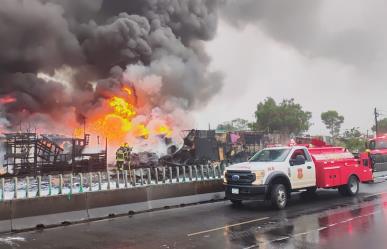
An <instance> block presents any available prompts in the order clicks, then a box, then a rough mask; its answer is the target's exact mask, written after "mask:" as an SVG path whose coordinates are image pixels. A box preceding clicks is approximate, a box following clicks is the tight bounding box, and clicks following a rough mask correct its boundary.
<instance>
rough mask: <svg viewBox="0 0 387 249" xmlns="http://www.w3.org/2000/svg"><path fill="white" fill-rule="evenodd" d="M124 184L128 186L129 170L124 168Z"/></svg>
mask: <svg viewBox="0 0 387 249" xmlns="http://www.w3.org/2000/svg"><path fill="white" fill-rule="evenodd" d="M124 184H125V188H128V171H127V170H124Z"/></svg>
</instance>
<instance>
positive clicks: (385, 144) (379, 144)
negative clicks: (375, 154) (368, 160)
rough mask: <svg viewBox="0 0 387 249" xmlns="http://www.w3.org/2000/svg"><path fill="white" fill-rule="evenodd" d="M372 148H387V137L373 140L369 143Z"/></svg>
mask: <svg viewBox="0 0 387 249" xmlns="http://www.w3.org/2000/svg"><path fill="white" fill-rule="evenodd" d="M369 148H370V149H371V150H380V149H387V139H383V140H379V139H378V140H371V141H370V144H369Z"/></svg>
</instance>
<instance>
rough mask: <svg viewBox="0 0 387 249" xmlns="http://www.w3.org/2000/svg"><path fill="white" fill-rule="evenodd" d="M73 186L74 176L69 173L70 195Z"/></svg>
mask: <svg viewBox="0 0 387 249" xmlns="http://www.w3.org/2000/svg"><path fill="white" fill-rule="evenodd" d="M73 186H74V178H73V174H70V191H69V192H70V195H72V194H73Z"/></svg>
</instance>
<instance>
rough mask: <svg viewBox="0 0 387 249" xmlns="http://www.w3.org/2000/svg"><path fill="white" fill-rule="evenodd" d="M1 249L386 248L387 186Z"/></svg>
mask: <svg viewBox="0 0 387 249" xmlns="http://www.w3.org/2000/svg"><path fill="white" fill-rule="evenodd" d="M0 248H1V249H2V248H6V249H8V248H20V249H24V248H26V249H27V248H28V249H45V248H50V249H58V248H66V249H129V248H133V249H151V248H161V249H169V248H206V249H207V248H306V249H309V248H327V249H336V248H338V249H339V248H340V249H343V248H351V249H352V248H354V249H357V248H362V249H363V248H366V249H373V248H376V249H379V248H380V249H385V248H387V182H385V181H383V182H380V183H377V184H372V185H361V191H360V193H359V195H358V196H356V197H346V198H344V197H341V196H340V195H339V194H338V192H337V191H336V190H321V191H318V192H317V195H316V196H306V195H303V194H299V193H295V194H293V195H292V200H291V201H290V203H289V205H288V207H287V208H286V209H285V210H282V211H274V210H272V209H271V208H270V206H269V205H267V204H264V203H256V202H249V203H245V204H244V205H243V206H241V207H235V206H232V205H231V204H230V203H229V202H227V201H222V202H216V203H207V204H200V205H194V206H187V207H182V208H174V209H167V210H162V211H155V212H150V213H142V214H135V215H133V216H125V217H119V218H114V219H109V220H102V221H98V222H91V223H85V224H77V225H70V226H65V227H58V228H52V229H45V230H41V231H32V232H25V233H16V234H5V235H0Z"/></svg>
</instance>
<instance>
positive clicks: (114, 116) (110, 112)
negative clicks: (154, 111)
mask: <svg viewBox="0 0 387 249" xmlns="http://www.w3.org/2000/svg"><path fill="white" fill-rule="evenodd" d="M121 91H122V93H126V94H127V96H126V97H125V95H122V94H117V95H118V96H113V97H111V98H110V99H108V100H107V101H106V103H105V105H104V106H105V107H103V108H101V110H99V112H96V114H94V115H90V116H88V118H87V120H88V124H87V130H88V131H89V132H92V133H96V134H98V135H101V136H104V137H106V138H107V139H108V141H109V143H113V144H116V145H120V144H124V143H126V142H128V141H127V139H128V135H131V136H132V137H136V138H142V139H148V138H149V136H151V135H165V136H167V137H170V136H171V135H172V129H171V128H170V127H169V126H168V125H166V124H161V125H159V126H157V127H156V128H151V129H150V128H149V127H148V122H150V121H151V120H146V121H145V122H143V123H141V124H133V123H132V120H133V118H135V117H136V116H137V115H138V113H137V109H138V106H136V105H137V104H134V102H133V99H132V93H133V89H131V88H130V87H123V88H122V89H121ZM136 103H137V102H136ZM142 115H143V113H142ZM78 135H83V130H82V129H79V128H76V129H75V130H74V136H75V137H78Z"/></svg>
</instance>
